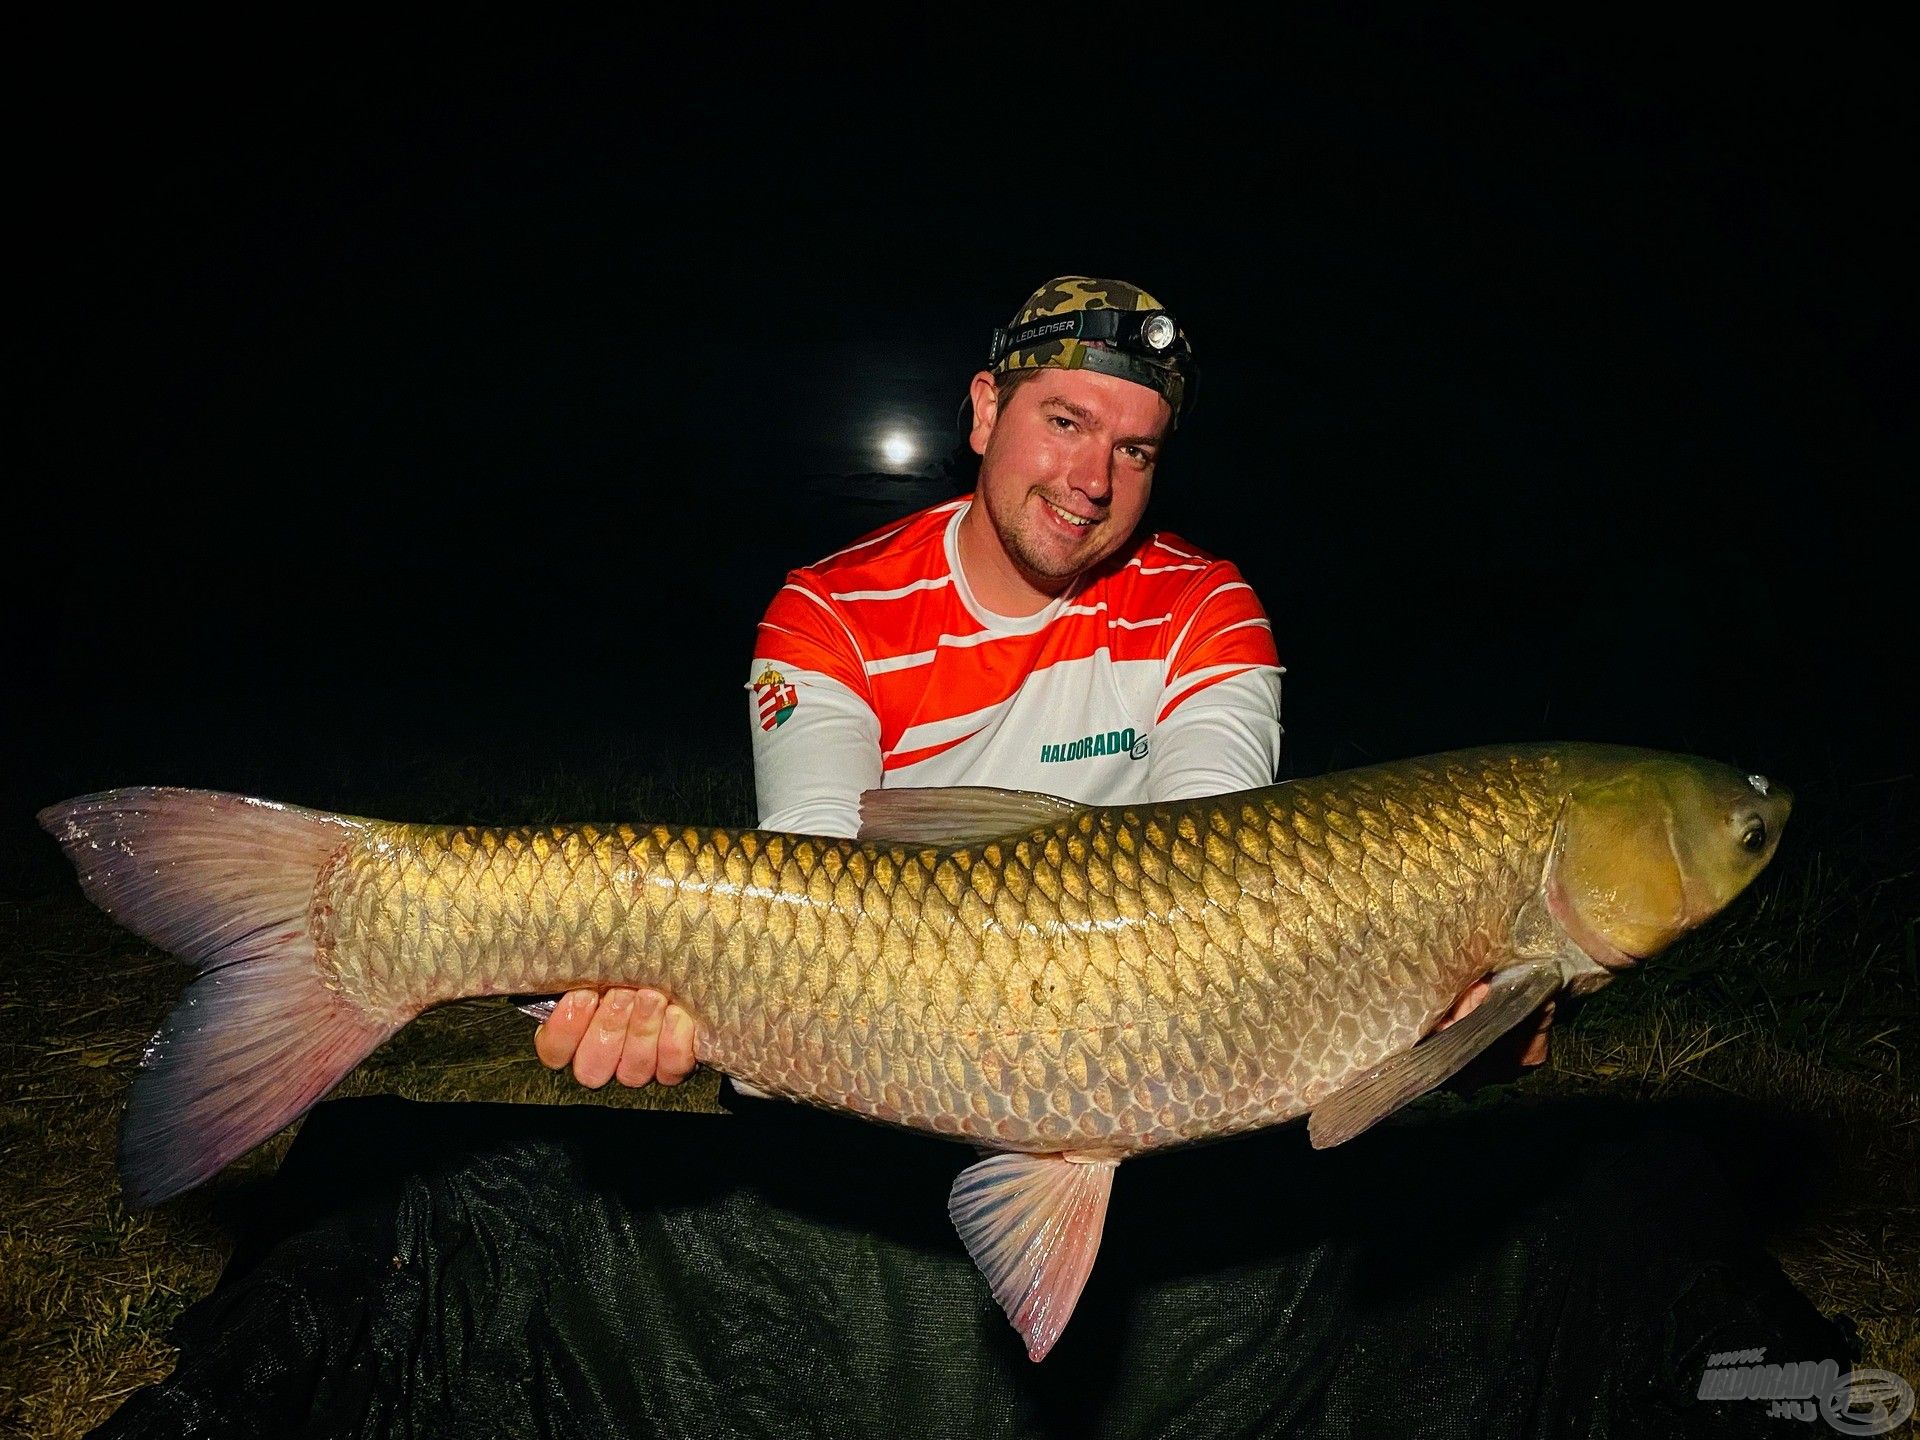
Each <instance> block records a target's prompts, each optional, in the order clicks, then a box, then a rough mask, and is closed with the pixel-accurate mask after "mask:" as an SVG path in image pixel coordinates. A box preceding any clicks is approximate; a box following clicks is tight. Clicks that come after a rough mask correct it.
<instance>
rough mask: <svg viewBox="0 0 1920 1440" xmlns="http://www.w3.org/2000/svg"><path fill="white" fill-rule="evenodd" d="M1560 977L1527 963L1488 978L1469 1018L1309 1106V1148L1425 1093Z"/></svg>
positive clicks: (1551, 965)
mask: <svg viewBox="0 0 1920 1440" xmlns="http://www.w3.org/2000/svg"><path fill="white" fill-rule="evenodd" d="M1561 978H1562V977H1561V973H1560V967H1559V965H1558V964H1556V963H1555V962H1553V961H1550V960H1537V961H1529V962H1527V963H1526V964H1524V965H1517V966H1514V967H1513V968H1511V969H1508V970H1503V971H1502V972H1500V973H1499V974H1498V975H1496V976H1494V977H1493V980H1492V982H1491V984H1490V986H1489V988H1488V992H1487V998H1486V999H1485V1000H1483V1001H1481V1002H1480V1005H1479V1007H1478V1008H1477V1009H1475V1010H1474V1011H1473V1012H1472V1013H1471V1014H1469V1015H1468V1016H1466V1017H1465V1018H1464V1019H1462V1020H1457V1021H1455V1022H1454V1023H1453V1024H1451V1025H1449V1026H1448V1027H1447V1028H1446V1029H1444V1030H1441V1031H1439V1032H1438V1033H1436V1034H1433V1035H1429V1036H1428V1037H1427V1038H1426V1039H1425V1040H1422V1041H1421V1042H1420V1043H1419V1044H1418V1045H1416V1046H1414V1047H1413V1049H1411V1050H1409V1051H1407V1052H1406V1053H1405V1054H1402V1055H1395V1056H1394V1057H1393V1058H1392V1059H1390V1060H1382V1061H1381V1062H1380V1063H1379V1064H1378V1065H1376V1066H1374V1067H1373V1068H1372V1069H1371V1070H1368V1071H1366V1072H1365V1073H1363V1074H1361V1075H1360V1076H1358V1077H1357V1078H1355V1079H1354V1080H1351V1081H1349V1082H1348V1083H1347V1084H1346V1085H1344V1086H1342V1087H1341V1088H1340V1089H1339V1090H1336V1091H1335V1092H1334V1093H1333V1094H1332V1095H1329V1096H1328V1097H1327V1098H1326V1099H1325V1100H1322V1101H1321V1102H1320V1103H1319V1104H1318V1105H1316V1106H1314V1107H1313V1113H1312V1115H1310V1116H1309V1117H1308V1119H1307V1135H1308V1136H1309V1138H1310V1139H1311V1140H1312V1141H1313V1148H1314V1149H1316V1150H1325V1149H1327V1148H1328V1147H1329V1146H1332V1145H1338V1144H1340V1143H1341V1142H1342V1141H1345V1140H1351V1139H1352V1138H1353V1137H1354V1136H1356V1135H1358V1134H1359V1133H1360V1132H1361V1131H1362V1130H1365V1129H1366V1128H1367V1127H1368V1126H1370V1125H1372V1124H1373V1123H1374V1122H1375V1121H1378V1120H1383V1119H1385V1118H1386V1117H1387V1116H1389V1115H1391V1114H1392V1113H1393V1112H1394V1111H1396V1110H1398V1109H1399V1108H1400V1107H1401V1106H1402V1105H1405V1104H1406V1103H1407V1102H1408V1101H1410V1100H1417V1099H1418V1098H1419V1097H1420V1096H1422V1095H1424V1094H1426V1093H1427V1091H1429V1090H1431V1089H1433V1087H1434V1086H1436V1085H1438V1084H1440V1083H1441V1082H1442V1081H1444V1080H1446V1079H1447V1078H1448V1077H1449V1076H1451V1075H1453V1074H1454V1073H1455V1072H1456V1071H1458V1070H1459V1069H1460V1068H1461V1067H1462V1066H1464V1065H1465V1064H1466V1063H1467V1062H1468V1061H1469V1060H1471V1059H1473V1057H1474V1056H1476V1055H1478V1054H1479V1053H1480V1052H1481V1051H1482V1050H1484V1049H1486V1048H1487V1047H1488V1046H1489V1045H1491V1044H1492V1043H1493V1042H1494V1041H1495V1040H1497V1039H1499V1038H1500V1036H1502V1035H1504V1034H1506V1032H1507V1031H1509V1030H1511V1029H1512V1028H1513V1027H1514V1026H1515V1025H1518V1024H1519V1023H1520V1022H1521V1021H1522V1020H1524V1019H1526V1018H1527V1016H1529V1015H1531V1014H1532V1013H1533V1012H1534V1011H1535V1010H1537V1009H1539V1008H1540V1005H1541V1003H1542V1002H1543V1001H1544V1000H1546V998H1547V997H1548V996H1549V995H1551V994H1553V993H1554V991H1556V990H1558V989H1559V988H1560V985H1561Z"/></svg>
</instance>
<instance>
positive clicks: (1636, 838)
mask: <svg viewBox="0 0 1920 1440" xmlns="http://www.w3.org/2000/svg"><path fill="white" fill-rule="evenodd" d="M1792 808H1793V794H1792V792H1791V791H1789V790H1788V789H1787V787H1786V786H1784V785H1778V784H1775V783H1773V782H1772V781H1770V780H1768V779H1767V778H1766V777H1765V776H1764V775H1744V774H1742V773H1741V772H1740V771H1738V770H1735V769H1734V768H1733V767H1731V766H1729V765H1722V764H1719V763H1717V762H1716V761H1712V760H1702V759H1699V758H1697V757H1694V756H1691V755H1666V754H1659V753H1655V752H1650V751H1639V752H1622V753H1621V755H1620V756H1619V758H1617V759H1613V760H1610V761H1608V762H1607V763H1604V764H1597V765H1595V766H1593V767H1591V769H1590V771H1589V772H1588V773H1586V774H1583V775H1582V776H1580V777H1579V778H1578V779H1576V781H1575V783H1574V784H1573V785H1572V787H1571V788H1570V789H1569V791H1568V793H1567V798H1566V803H1565V806H1564V807H1563V809H1562V810H1561V814H1560V822H1559V828H1558V831H1557V833H1556V835H1555V839H1554V847H1553V854H1552V858H1551V860H1550V862H1549V868H1548V873H1547V885H1546V893H1547V903H1548V907H1549V909H1550V910H1551V911H1552V913H1553V915H1554V918H1555V919H1557V920H1558V921H1559V922H1560V924H1561V925H1562V926H1563V927H1564V928H1565V929H1566V931H1567V933H1568V934H1569V935H1571V936H1572V937H1573V940H1574V942H1575V943H1576V944H1578V945H1579V946H1580V948H1581V949H1582V950H1584V951H1585V952H1586V953H1587V955H1588V956H1590V957H1591V958H1592V959H1594V960H1596V961H1598V962H1599V963H1600V964H1601V965H1604V966H1605V967H1606V968H1607V969H1609V970H1621V969H1625V968H1627V967H1629V966H1631V965H1634V964H1637V963H1638V962H1639V961H1641V960H1645V959H1647V958H1648V957H1649V956H1652V955H1657V954H1659V953H1660V952H1661V951H1662V950H1664V949H1666V948H1667V947H1668V946H1669V945H1671V944H1672V943H1673V942H1674V941H1675V940H1678V939H1679V938H1680V937H1681V936H1682V935H1684V934H1686V933H1687V931H1689V930H1692V929H1693V928H1694V927H1696V926H1698V925H1700V924H1703V923H1704V922H1706V921H1708V920H1710V919H1712V918H1713V917H1714V916H1715V915H1718V914H1719V913H1720V912H1721V911H1722V910H1724V909H1726V907H1727V906H1728V905H1729V904H1731V903H1732V902H1733V900H1734V898H1735V897H1736V896H1738V895H1739V894H1740V892H1741V891H1743V890H1745V889H1746V888H1747V886H1748V885H1750V884H1752V883H1753V880H1754V877H1755V876H1757V875H1758V874H1759V873H1760V872H1761V871H1762V870H1764V869H1766V867H1767V862H1768V861H1770V860H1771V859H1773V852H1774V850H1775V849H1776V848H1777V847H1778V845H1779V844H1780V832H1781V830H1782V829H1784V828H1785V826H1786V823H1787V815H1788V813H1789V812H1790V811H1791V810H1792Z"/></svg>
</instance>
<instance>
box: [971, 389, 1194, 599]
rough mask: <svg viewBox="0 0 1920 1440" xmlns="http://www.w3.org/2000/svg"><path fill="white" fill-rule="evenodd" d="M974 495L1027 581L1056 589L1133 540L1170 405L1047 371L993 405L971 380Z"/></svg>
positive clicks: (989, 392) (1145, 393)
mask: <svg viewBox="0 0 1920 1440" xmlns="http://www.w3.org/2000/svg"><path fill="white" fill-rule="evenodd" d="M973 416H974V419H973V434H972V437H971V440H972V444H973V448H974V450H975V451H976V452H977V453H978V454H979V455H980V484H979V488H978V491H977V496H978V499H979V502H980V504H981V505H982V506H983V507H985V509H986V511H987V514H988V516H989V518H990V519H991V520H992V521H993V528H994V529H995V531H997V532H998V533H999V536H1000V543H1001V544H1002V545H1003V546H1004V547H1005V549H1006V551H1007V554H1008V556H1009V557H1011V559H1012V560H1013V562H1014V564H1015V565H1017V566H1018V567H1019V568H1020V569H1021V571H1022V572H1024V573H1025V574H1026V576H1027V578H1028V580H1029V581H1031V582H1033V583H1034V584H1036V585H1037V586H1038V587H1039V588H1041V589H1043V590H1057V589H1058V588H1059V585H1060V583H1061V582H1062V581H1064V580H1067V579H1070V578H1071V577H1073V576H1075V575H1078V574H1079V573H1080V572H1081V571H1083V570H1086V569H1088V568H1089V567H1091V566H1093V565H1097V564H1099V563H1100V561H1102V560H1104V559H1106V558H1107V557H1108V556H1109V555H1111V554H1113V552H1114V551H1116V550H1118V549H1119V548H1120V547H1121V546H1122V545H1123V544H1125V543H1126V540H1127V537H1128V536H1129V535H1131V534H1132V533H1133V528H1134V526H1135V525H1137V524H1138V523H1139V522H1140V516H1141V513H1142V512H1143V511H1144V510H1145V509H1146V508H1147V497H1148V495H1149V494H1150V493H1151V492H1152V490H1153V467H1154V464H1155V462H1156V460H1157V459H1158V458H1159V453H1160V445H1161V441H1162V440H1163V438H1164V437H1165V433H1166V429H1167V424H1168V422H1169V421H1170V420H1171V419H1172V418H1173V411H1172V409H1171V408H1170V407H1169V406H1168V404H1167V402H1166V401H1165V400H1163V399H1162V398H1161V397H1160V395H1159V394H1158V393H1157V392H1156V391H1153V390H1150V389H1148V388H1147V387H1146V386H1145V385H1136V384H1135V383H1134V382H1133V381H1131V380H1123V379H1121V378H1120V377H1119V376H1117V375H1101V374H1099V373H1097V372H1095V371H1091V370H1042V371H1040V372H1039V373H1038V374H1036V375H1035V376H1034V377H1033V378H1032V379H1030V380H1027V381H1025V382H1024V383H1022V384H1021V385H1020V386H1019V388H1018V389H1016V390H1015V391H1014V392H1013V394H1012V395H1011V396H1009V397H1008V398H1007V402H1006V406H1005V408H1004V409H1002V408H1000V407H999V406H998V404H997V402H996V398H995V393H994V384H993V376H992V375H991V374H990V373H989V372H987V371H984V370H983V371H981V372H980V373H979V374H978V375H975V376H974V377H973Z"/></svg>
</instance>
